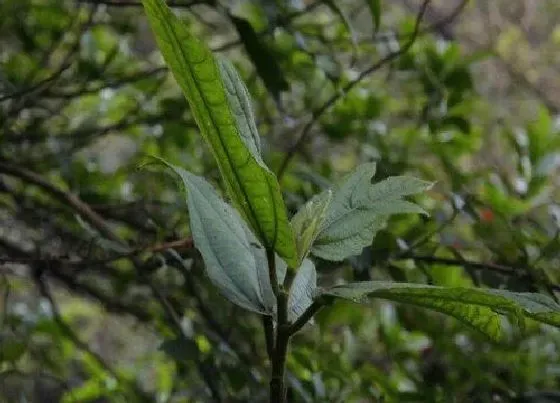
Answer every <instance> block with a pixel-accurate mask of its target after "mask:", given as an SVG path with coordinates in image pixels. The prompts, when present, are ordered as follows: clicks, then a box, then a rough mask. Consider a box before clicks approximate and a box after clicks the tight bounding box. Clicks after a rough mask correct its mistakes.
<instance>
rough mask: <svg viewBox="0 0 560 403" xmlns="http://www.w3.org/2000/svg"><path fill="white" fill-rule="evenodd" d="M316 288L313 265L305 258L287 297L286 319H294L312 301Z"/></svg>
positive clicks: (315, 273)
mask: <svg viewBox="0 0 560 403" xmlns="http://www.w3.org/2000/svg"><path fill="white" fill-rule="evenodd" d="M316 288H317V272H316V271H315V265H314V264H313V262H312V261H311V260H309V259H305V260H304V261H303V264H302V265H301V267H300V268H299V269H298V271H297V273H296V276H295V277H294V281H293V283H292V286H291V287H290V295H289V297H288V320H290V321H291V322H292V321H294V320H296V319H297V318H298V317H299V316H300V315H301V314H302V313H303V312H304V311H305V310H306V309H307V308H308V307H309V306H310V305H311V304H312V303H313V296H314V293H315V289H316Z"/></svg>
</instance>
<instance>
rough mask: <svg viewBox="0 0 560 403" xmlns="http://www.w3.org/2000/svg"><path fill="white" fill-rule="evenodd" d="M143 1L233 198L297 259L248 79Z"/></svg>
mask: <svg viewBox="0 0 560 403" xmlns="http://www.w3.org/2000/svg"><path fill="white" fill-rule="evenodd" d="M143 4H144V8H145V9H146V13H147V15H148V19H149V21H150V25H151V27H152V29H153V31H154V33H155V37H156V40H157V43H158V46H159V48H160V50H161V53H162V54H163V56H164V58H165V60H166V62H167V64H168V65H169V67H170V69H171V71H172V73H173V75H174V77H175V79H176V80H177V82H178V84H179V86H180V87H181V89H182V90H183V93H184V94H185V96H186V98H187V100H188V102H189V105H190V108H191V111H192V114H193V116H194V118H195V120H196V122H197V124H198V126H199V128H200V131H201V133H202V136H203V137H204V139H205V140H206V141H207V143H208V144H209V145H210V148H211V150H212V153H213V155H214V157H215V158H216V161H217V163H218V166H219V168H220V172H221V174H222V177H223V180H224V183H225V187H226V190H227V191H228V193H229V195H230V197H231V199H232V200H233V202H234V203H235V205H236V206H237V207H238V208H239V209H240V211H241V212H242V214H243V216H244V217H245V219H246V220H247V221H248V222H249V224H250V226H251V228H252V229H253V230H254V231H255V233H256V235H257V236H258V238H259V239H260V240H261V241H262V242H263V243H264V245H265V247H267V248H274V249H275V250H276V251H277V252H278V254H279V255H280V256H281V257H282V258H284V259H285V260H286V261H287V263H288V264H289V265H290V266H293V265H296V264H297V254H296V245H295V239H294V236H293V234H292V231H291V227H290V224H289V221H288V217H287V212H286V207H285V205H284V201H283V200H282V194H281V192H280V186H279V184H278V180H277V178H276V176H275V175H274V174H273V173H272V172H271V171H270V170H269V169H268V168H267V167H266V165H265V164H264V162H263V160H262V158H261V156H260V154H259V153H258V152H257V151H258V149H259V147H258V143H257V142H256V141H255V133H254V132H253V129H255V128H254V123H253V122H246V119H249V118H250V117H251V116H250V115H249V114H248V113H247V109H246V106H248V105H249V101H248V100H247V99H246V97H247V92H246V90H244V84H243V83H242V82H241V81H240V80H239V79H238V76H237V75H236V74H231V68H230V67H228V65H227V63H226V64H224V63H220V62H218V60H217V59H216V58H215V57H214V56H213V54H212V52H211V51H210V49H209V48H208V47H207V46H206V45H205V44H204V43H202V42H200V41H199V40H198V39H197V38H195V37H194V36H193V35H192V34H191V33H190V32H189V30H188V29H187V27H186V26H185V25H184V24H183V23H182V22H181V21H180V20H179V19H178V18H177V17H176V16H175V15H174V14H173V13H172V11H171V10H170V9H169V7H167V6H166V5H165V3H164V2H163V1H162V0H143ZM240 88H241V89H243V90H240ZM231 91H235V92H233V93H232V92H231ZM238 101H239V102H238ZM239 106H241V108H240V107H239ZM240 122H244V123H240ZM244 130H250V131H251V132H250V133H243V131H244ZM250 139H253V140H250ZM252 145H254V147H252Z"/></svg>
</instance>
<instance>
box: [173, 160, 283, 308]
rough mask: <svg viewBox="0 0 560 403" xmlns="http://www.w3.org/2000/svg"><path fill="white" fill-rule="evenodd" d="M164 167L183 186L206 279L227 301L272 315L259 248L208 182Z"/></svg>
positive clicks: (175, 169) (233, 211)
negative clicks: (206, 275)
mask: <svg viewBox="0 0 560 403" xmlns="http://www.w3.org/2000/svg"><path fill="white" fill-rule="evenodd" d="M168 166H169V167H170V168H171V169H172V170H173V171H174V172H175V173H176V174H177V175H178V176H179V177H180V179H181V181H182V183H183V185H184V188H185V191H186V194H187V205H188V207H189V218H190V224H191V225H190V226H191V231H192V234H193V239H194V243H195V245H196V247H197V249H199V250H200V253H201V254H202V257H203V258H204V264H205V267H206V272H207V273H208V277H210V280H212V282H213V283H214V284H215V285H216V287H218V289H219V290H220V291H221V292H222V293H223V294H224V295H225V296H226V297H227V298H228V299H229V300H230V301H231V302H233V303H235V304H237V305H239V306H241V307H243V308H245V309H249V310H251V311H254V312H260V313H263V314H267V315H272V313H273V312H274V304H275V301H274V294H273V293H272V288H271V286H270V279H269V276H268V271H267V266H266V255H265V252H264V248H263V246H262V245H261V244H260V243H259V241H258V240H257V239H256V238H255V236H254V235H253V233H252V232H251V231H250V230H249V229H248V228H247V226H246V225H245V223H244V221H243V220H242V219H241V217H240V216H239V214H238V213H237V211H236V210H235V209H233V208H232V207H231V206H230V205H229V204H227V203H226V202H224V201H223V200H222V198H221V197H220V196H219V195H218V193H216V190H215V189H214V188H213V187H212V186H211V185H210V184H209V183H208V182H206V181H205V180H204V179H203V178H201V177H198V176H196V175H193V174H190V173H189V172H187V171H185V170H184V169H181V168H179V167H176V166H173V165H169V164H168Z"/></svg>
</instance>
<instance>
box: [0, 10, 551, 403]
mask: <svg viewBox="0 0 560 403" xmlns="http://www.w3.org/2000/svg"><path fill="white" fill-rule="evenodd" d="M168 4H170V5H172V6H173V7H174V9H175V10H176V11H177V12H178V13H179V14H180V15H181V17H182V18H184V20H185V22H186V23H188V24H190V26H191V27H192V29H194V30H195V31H196V32H198V34H199V35H200V37H202V38H204V40H205V41H207V42H208V43H209V44H210V45H211V47H212V48H213V49H214V50H215V51H216V52H218V53H220V54H221V55H223V56H224V57H227V58H229V59H231V60H233V61H234V62H235V64H236V67H237V68H238V69H239V70H240V72H241V74H242V76H243V78H244V79H245V81H246V82H247V84H248V87H249V89H250V92H251V94H252V96H253V99H254V106H255V110H256V116H257V120H258V126H259V129H260V133H261V136H262V140H263V144H264V148H265V157H266V160H267V162H268V164H269V165H270V166H271V167H272V168H273V169H274V170H275V171H276V172H277V173H279V175H280V176H281V183H282V186H283V190H284V192H285V193H284V194H285V198H286V201H287V204H288V208H289V210H290V212H291V213H293V212H294V211H295V210H296V209H297V208H298V207H299V206H300V205H301V204H302V203H303V202H304V201H305V200H307V199H309V198H310V197H311V196H312V195H313V194H315V193H316V192H318V191H319V190H321V189H322V188H324V187H326V186H329V185H330V184H332V183H334V182H336V180H337V179H338V178H340V177H341V176H342V175H343V174H344V173H345V172H347V171H349V170H351V169H352V168H354V167H355V166H356V165H357V164H359V163H361V162H365V161H376V162H377V164H378V174H377V179H382V178H384V177H387V176H389V175H402V174H410V175H415V176H418V177H421V178H423V179H426V180H430V181H435V182H437V184H436V186H435V187H434V188H433V189H432V190H431V191H430V192H429V193H428V194H426V195H425V196H423V197H420V198H419V199H418V202H420V203H421V204H422V205H423V206H424V207H425V208H426V209H427V210H428V211H429V212H430V214H431V215H430V217H421V216H418V217H416V216H402V217H396V218H393V219H392V220H391V222H390V224H389V225H388V227H387V228H385V229H384V230H383V231H381V232H380V233H379V234H378V235H377V237H376V238H375V240H374V242H373V244H372V245H371V247H368V248H366V249H365V250H364V251H363V253H362V254H361V255H360V256H356V257H353V258H351V259H349V260H347V261H345V262H341V263H340V264H332V263H326V262H318V270H319V275H320V278H319V282H320V284H323V285H326V284H333V283H337V282H341V281H346V280H367V279H392V280H395V281H412V282H422V283H429V284H438V285H449V286H480V287H497V288H508V289H511V290H516V291H536V292H541V293H544V294H548V295H551V296H553V297H554V298H556V294H557V293H558V291H559V290H560V286H559V285H558V284H559V283H558V280H559V277H560V271H559V269H558V263H559V258H560V248H559V246H560V245H559V242H560V238H559V228H560V227H559V223H560V221H559V220H560V206H559V205H558V200H559V185H560V183H559V182H558V171H559V170H558V168H559V165H560V137H559V130H560V127H559V122H558V109H559V108H560V98H558V96H557V94H558V93H559V91H560V79H559V71H560V59H559V55H560V52H558V49H559V46H560V25H559V24H558V17H559V16H560V3H559V2H557V1H554V0H539V1H536V0H519V1H516V2H511V1H505V0H504V1H502V0H494V1H485V0H471V1H465V0H455V1H443V0H425V1H414V0H397V1H386V0H385V1H383V0H344V1H331V0H289V1H272V0H253V1H243V0H237V1H216V0H169V1H168ZM0 15H1V16H2V18H0V127H1V129H0V142H1V147H0V223H1V224H0V400H1V401H6V402H65V403H69V402H148V401H150V402H152V401H154V402H206V401H224V402H234V401H239V402H242V401H255V402H258V401H266V398H267V396H266V390H267V388H266V382H267V376H268V371H269V369H268V363H267V359H266V351H265V347H264V340H263V336H262V331H261V328H260V325H261V324H260V321H259V318H257V317H255V315H252V314H249V313H246V312H243V311H241V310H240V309H238V308H236V307H235V306H233V305H231V304H229V303H228V302H227V301H226V300H225V299H223V298H222V297H220V296H219V295H217V293H216V292H215V290H214V289H213V288H212V287H209V284H208V281H207V280H206V278H205V277H204V275H203V271H202V267H201V259H200V257H199V255H198V254H197V252H196V250H194V249H193V248H192V242H191V240H190V233H189V228H188V224H187V223H188V213H187V211H186V208H185V204H184V200H183V199H182V196H181V195H180V194H179V193H177V192H176V191H175V189H176V187H175V186H173V184H172V183H171V182H170V180H169V179H168V178H165V177H163V176H161V175H156V174H154V173H151V172H149V171H146V170H139V169H138V167H139V165H140V164H141V163H142V162H143V161H144V158H145V156H146V155H149V154H152V155H159V156H163V157H165V158H166V159H167V160H169V161H171V162H174V163H177V164H180V165H182V166H183V167H185V168H187V169H189V170H190V171H193V172H196V173H199V174H203V175H205V176H206V177H208V178H210V179H212V180H217V179H218V172H217V168H216V164H215V162H214V161H213V159H212V158H211V155H210V153H209V152H208V149H207V148H205V146H204V145H203V144H202V141H201V138H200V136H199V134H198V133H197V129H196V126H195V124H194V121H193V119H192V117H191V114H190V112H189V110H188V108H187V106H186V102H185V100H184V98H183V96H182V95H181V94H180V91H179V89H178V86H177V85H176V84H175V82H174V81H173V79H172V78H171V77H170V75H169V74H167V71H166V69H165V67H164V65H163V62H162V59H161V56H160V55H159V53H158V52H157V50H156V48H155V44H154V41H153V38H152V34H151V32H150V30H149V27H148V26H147V22H146V19H145V17H144V14H143V10H142V8H141V6H140V5H139V4H138V2H136V1H134V0H132V1H130V0H87V1H78V0H3V1H1V2H0ZM559 348H560V334H559V332H558V330H555V329H552V328H549V327H546V326H544V325H537V324H535V323H527V324H526V326H525V329H524V330H523V331H520V330H519V329H518V328H517V327H513V326H512V327H511V330H510V332H509V342H508V343H507V344H504V345H495V344H491V343H489V342H488V341H487V340H485V339H484V338H482V337H481V336H480V335H479V334H477V333H475V332H472V331H470V330H469V329H467V328H465V327H464V326H462V325H460V324H458V323H457V322H456V321H454V320H452V319H449V318H445V317H442V316H440V315H438V314H434V313H430V312H426V311H423V310H421V309H418V308H411V307H407V306H404V305H395V304H390V303H386V302H383V301H379V302H377V303H374V304H371V305H370V306H368V307H367V308H358V307H357V306H355V305H352V304H346V303H337V304H336V305H334V306H331V307H329V308H328V309H325V310H323V311H322V312H321V313H320V314H319V316H318V317H317V319H316V321H315V323H314V324H313V325H310V326H307V327H306V328H305V329H304V331H302V332H301V333H299V334H298V335H297V336H296V337H295V339H294V343H293V347H292V350H291V356H290V358H289V360H288V372H289V374H288V384H289V388H290V389H289V399H290V401H294V402H296V401H297V402H325V401H329V402H331V401H332V402H370V401H371V402H375V401H379V402H381V401H385V402H405V401H414V402H510V401H515V402H555V401H560V351H559Z"/></svg>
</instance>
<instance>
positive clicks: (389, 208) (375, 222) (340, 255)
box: [312, 163, 431, 261]
mask: <svg viewBox="0 0 560 403" xmlns="http://www.w3.org/2000/svg"><path fill="white" fill-rule="evenodd" d="M374 174H375V164H373V163H370V164H364V165H361V166H360V167H358V168H357V169H356V171H355V172H354V173H352V174H351V175H349V176H348V177H347V178H346V180H345V181H344V182H343V183H342V184H341V185H340V186H339V187H338V188H337V189H336V190H334V196H333V200H332V203H330V205H329V208H328V210H327V214H326V217H325V219H324V220H323V222H322V224H321V230H320V232H319V234H318V235H317V239H316V241H315V244H314V245H313V250H312V252H313V254H314V255H316V256H318V257H321V258H323V259H328V260H336V261H340V260H343V259H345V258H347V257H349V256H354V255H357V254H359V253H360V252H361V250H362V249H363V248H364V247H366V246H367V245H369V244H371V241H372V239H373V237H374V235H375V233H376V232H377V231H378V230H379V229H381V227H382V225H383V223H384V220H385V218H386V217H387V216H389V215H391V214H399V213H424V210H422V209H421V208H420V207H418V206H417V205H415V204H412V203H410V202H408V201H405V200H402V199H401V198H402V197H403V196H408V195H412V194H415V193H419V192H422V191H423V190H426V189H427V188H429V187H430V186H431V185H430V184H429V183H428V182H425V181H421V180H418V179H414V178H408V177H392V178H388V179H385V180H384V181H382V182H379V183H376V184H374V185H372V183H373V182H372V178H373V175H374ZM321 197H325V196H321Z"/></svg>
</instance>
